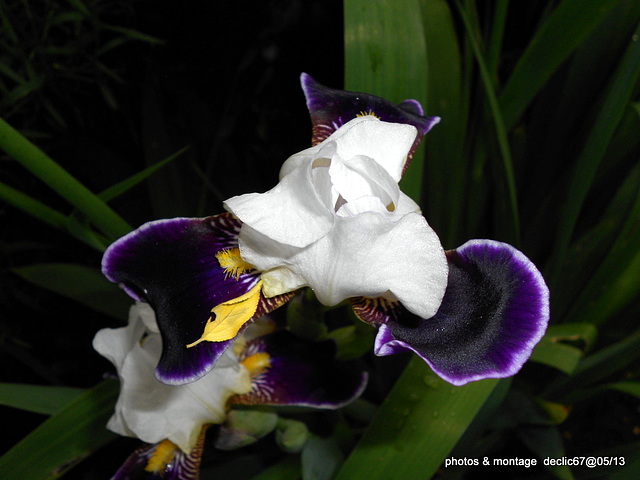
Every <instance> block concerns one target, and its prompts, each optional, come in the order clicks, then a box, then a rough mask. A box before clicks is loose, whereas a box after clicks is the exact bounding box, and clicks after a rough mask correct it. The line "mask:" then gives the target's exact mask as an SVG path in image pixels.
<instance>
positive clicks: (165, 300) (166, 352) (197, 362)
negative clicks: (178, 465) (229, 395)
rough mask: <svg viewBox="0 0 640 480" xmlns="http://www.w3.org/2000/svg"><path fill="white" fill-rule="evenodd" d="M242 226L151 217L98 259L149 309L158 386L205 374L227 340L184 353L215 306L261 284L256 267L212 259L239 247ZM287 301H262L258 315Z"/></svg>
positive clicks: (227, 217)
mask: <svg viewBox="0 0 640 480" xmlns="http://www.w3.org/2000/svg"><path fill="white" fill-rule="evenodd" d="M240 225H241V223H240V221H239V220H237V219H236V218H235V217H233V216H232V215H231V214H222V215H217V216H213V217H207V218H175V219H169V220H157V221H154V222H149V223H146V224H145V225H143V226H141V227H140V228H138V229H137V230H135V231H133V232H131V233H129V234H128V235H126V236H124V237H122V238H121V239H119V240H117V241H116V242H114V243H113V244H112V245H111V246H110V247H109V248H108V249H107V251H106V252H105V254H104V257H103V259H102V271H103V273H104V274H105V276H106V277H107V278H108V279H109V280H111V281H112V282H117V283H120V284H122V285H123V286H124V289H125V291H126V292H127V293H128V294H129V295H130V296H131V297H132V298H134V299H135V300H139V301H145V302H147V303H149V304H150V305H151V307H152V308H153V310H154V311H155V314H156V320H157V322H158V327H159V329H160V333H161V334H162V341H163V352H162V356H161V358H160V362H159V364H158V367H157V368H156V376H157V377H158V379H159V380H160V381H162V382H164V383H167V384H172V385H180V384H184V383H188V382H191V381H194V380H196V379H197V378H199V377H201V376H203V375H204V374H206V373H207V372H208V371H209V370H210V369H211V368H212V367H213V364H214V363H215V361H216V360H217V359H218V358H219V357H220V356H221V355H222V354H223V352H224V351H225V350H226V349H227V347H228V346H229V345H230V344H231V342H232V339H230V340H226V341H221V342H207V341H205V342H201V343H199V344H197V345H195V346H193V347H192V348H187V345H190V344H192V343H193V342H195V341H196V340H198V339H199V338H200V337H201V336H202V334H203V331H204V327H205V325H206V323H207V321H208V320H209V318H211V316H212V313H211V310H212V308H213V307H216V306H217V305H219V304H221V303H223V302H226V301H229V300H231V299H234V298H237V297H239V296H241V295H243V294H245V293H247V292H248V291H249V290H251V288H253V287H254V286H255V285H256V284H257V283H258V281H259V280H260V274H259V272H257V271H255V270H254V271H247V272H239V274H238V275H237V276H236V275H233V274H229V273H228V272H226V271H225V269H224V268H223V267H222V266H220V264H219V262H218V259H217V258H216V254H217V253H219V252H221V251H223V250H227V249H231V248H237V246H238V232H239V231H240ZM236 277H237V278H236ZM263 300H264V299H263ZM285 300H286V298H277V297H276V298H273V299H267V301H266V302H262V304H261V305H259V307H258V310H259V311H258V312H256V313H258V314H259V315H262V314H264V313H266V312H267V311H271V310H273V308H275V307H277V306H279V305H280V304H282V303H283V302H284V301H285ZM272 307H273V308H272Z"/></svg>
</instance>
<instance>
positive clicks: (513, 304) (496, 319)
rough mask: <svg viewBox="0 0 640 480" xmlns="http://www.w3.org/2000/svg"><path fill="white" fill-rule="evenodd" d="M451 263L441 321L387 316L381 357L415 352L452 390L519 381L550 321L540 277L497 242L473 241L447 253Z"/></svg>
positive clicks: (377, 346) (516, 253) (524, 259)
mask: <svg viewBox="0 0 640 480" xmlns="http://www.w3.org/2000/svg"><path fill="white" fill-rule="evenodd" d="M447 260H448V261H449V272H450V273H449V282H448V285H447V290H446V293H445V297H444V300H443V302H442V305H441V306H440V309H439V310H438V313H436V315H435V316H434V317H433V318H430V319H422V318H418V317H416V316H414V315H412V314H410V313H409V312H408V311H406V310H405V309H404V307H402V306H401V305H398V306H396V307H395V308H396V311H395V312H394V314H393V315H394V316H395V319H393V318H391V316H389V315H388V316H387V322H386V324H384V325H382V326H381V327H380V330H379V331H378V335H377V337H376V344H375V353H376V354H377V355H390V354H393V353H398V352H400V351H407V350H411V351H413V352H415V353H417V354H418V355H419V356H420V357H421V358H423V359H424V360H425V361H426V362H427V363H428V364H429V365H430V366H431V367H432V368H433V370H434V371H435V372H436V373H437V374H438V375H439V376H440V377H442V378H443V379H445V380H446V381H448V382H450V383H452V384H454V385H464V384H466V383H468V382H471V381H475V380H481V379H484V378H504V377H509V376H512V375H514V374H516V373H517V372H518V371H519V370H520V368H522V365H523V364H524V363H525V362H526V361H527V360H528V358H529V357H530V355H531V352H532V350H533V347H534V346H535V345H536V344H537V343H538V342H539V341H540V339H541V338H542V336H543V335H544V332H545V330H546V328H547V324H548V321H549V290H548V288H547V286H546V284H545V282H544V279H543V278H542V275H541V274H540V272H539V271H538V270H537V269H536V267H535V266H534V265H533V263H532V262H531V261H530V260H529V259H528V258H527V257H526V256H525V255H524V254H522V253H521V252H520V251H518V250H516V249H515V248H514V247H512V246H510V245H508V244H505V243H500V242H496V241H491V240H471V241H469V242H467V243H465V244H464V245H462V246H461V247H459V248H458V249H456V250H452V251H449V252H447ZM397 309H400V310H399V311H398V310H397ZM368 312H369V317H370V318H376V319H377V320H380V319H379V318H377V317H375V316H374V314H373V313H374V309H369V310H368ZM360 313H362V311H361V312H360Z"/></svg>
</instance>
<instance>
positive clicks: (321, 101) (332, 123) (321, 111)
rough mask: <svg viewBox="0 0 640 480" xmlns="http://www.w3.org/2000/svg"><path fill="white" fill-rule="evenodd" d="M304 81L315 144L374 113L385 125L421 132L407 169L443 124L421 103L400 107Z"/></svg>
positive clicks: (303, 77)
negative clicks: (420, 147)
mask: <svg viewBox="0 0 640 480" xmlns="http://www.w3.org/2000/svg"><path fill="white" fill-rule="evenodd" d="M300 82H301V84H302V90H303V91H304V95H305V97H306V99H307V107H308V109H309V113H310V114H311V123H312V126H313V133H312V139H311V144H312V145H316V144H318V143H320V142H322V141H323V140H324V139H325V138H327V137H328V136H329V135H331V134H332V133H333V132H335V131H336V130H337V129H338V128H340V127H341V126H342V125H344V124H345V123H347V122H349V121H350V120H353V119H354V118H356V117H357V116H359V115H365V114H373V115H375V116H376V117H378V118H379V119H380V120H382V121H384V122H390V123H404V124H409V125H413V126H414V127H416V128H417V129H418V135H417V137H416V140H415V141H414V143H413V146H412V147H411V150H410V152H409V155H408V158H407V162H406V164H405V170H406V168H407V167H408V166H409V163H410V161H411V158H412V156H413V152H414V151H415V149H416V147H417V146H418V144H419V143H420V140H422V137H423V136H424V135H425V134H426V133H427V132H428V131H429V130H431V127H433V126H434V125H435V124H436V123H438V122H439V121H440V118H439V117H425V116H424V111H423V110H422V105H420V102H418V101H417V100H405V101H403V102H402V103H399V104H398V105H396V104H394V103H392V102H390V101H388V100H385V99H384V98H380V97H376V96H374V95H369V94H367V93H359V92H346V91H344V90H335V89H333V88H328V87H325V86H324V85H321V84H319V83H318V82H316V81H315V80H314V79H313V78H311V76H309V75H308V74H306V73H303V74H302V75H301V76H300ZM403 173H404V172H403Z"/></svg>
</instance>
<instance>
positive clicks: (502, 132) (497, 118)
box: [456, 0, 520, 245]
mask: <svg viewBox="0 0 640 480" xmlns="http://www.w3.org/2000/svg"><path fill="white" fill-rule="evenodd" d="M456 5H457V6H458V10H459V12H460V16H461V17H462V21H463V23H464V26H465V28H466V30H467V38H468V40H469V43H470V44H471V48H472V50H473V54H474V56H475V59H476V62H477V63H478V68H479V70H480V78H481V79H482V84H483V87H484V91H485V95H486V97H487V101H488V103H489V110H490V112H491V117H492V120H493V124H494V127H495V131H496V140H497V143H498V148H499V150H500V156H501V158H502V167H503V170H504V178H505V183H506V186H507V191H508V194H509V206H510V210H511V212H510V213H511V222H512V225H511V239H510V241H511V242H512V243H514V244H516V245H518V244H519V243H520V214H519V213H518V197H517V192H516V183H515V177H514V172H513V163H512V160H511V147H510V146H509V139H508V138H507V128H506V126H505V121H504V119H503V116H502V112H501V110H500V107H499V105H498V99H497V96H496V93H495V89H494V82H493V79H492V78H491V74H490V72H489V69H488V67H487V65H486V62H485V60H484V56H483V54H482V51H481V49H480V45H479V44H478V42H477V41H476V39H475V35H474V31H473V27H472V24H471V22H470V20H469V17H468V15H467V12H466V10H465V9H464V8H463V7H462V6H461V5H460V2H459V0H458V1H456Z"/></svg>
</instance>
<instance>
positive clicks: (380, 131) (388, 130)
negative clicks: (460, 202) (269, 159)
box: [280, 115, 418, 183]
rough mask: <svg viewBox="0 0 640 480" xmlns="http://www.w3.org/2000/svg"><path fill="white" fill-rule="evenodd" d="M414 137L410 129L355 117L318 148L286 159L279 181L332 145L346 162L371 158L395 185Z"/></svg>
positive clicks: (416, 132) (303, 151) (407, 126)
mask: <svg viewBox="0 0 640 480" xmlns="http://www.w3.org/2000/svg"><path fill="white" fill-rule="evenodd" d="M417 134H418V130H417V129H416V128H415V127H414V126H412V125H405V124H400V123H388V122H383V121H381V120H380V119H378V118H376V117H373V116H371V115H367V116H363V117H356V118H354V119H353V120H350V121H349V122H347V123H345V124H344V125H342V126H341V127H340V128H339V129H338V130H336V131H335V132H333V133H332V134H331V135H330V136H329V137H328V138H326V139H325V140H324V141H322V142H321V143H319V144H318V145H315V146H313V147H310V148H307V149H306V150H302V151H301V152H299V153H297V154H295V155H292V156H291V157H289V158H288V159H287V161H286V162H284V164H283V165H282V167H281V169H280V178H284V177H285V176H286V175H288V174H289V173H291V172H292V171H293V170H295V169H296V168H297V167H298V166H299V165H300V164H301V163H305V162H306V161H308V159H309V158H314V157H316V156H317V154H318V152H320V150H322V149H323V148H324V147H325V145H327V144H328V143H329V142H335V143H336V145H337V154H338V155H340V157H341V158H343V159H345V160H349V159H350V158H353V157H355V156H357V155H364V156H367V157H370V158H373V159H374V160H375V161H376V162H378V164H380V165H381V166H382V167H384V169H385V170H387V172H389V175H391V177H392V178H393V179H394V180H395V181H396V183H397V182H399V181H400V179H401V178H402V170H403V168H404V165H405V163H406V161H407V154H408V153H409V150H411V147H412V145H413V142H414V141H415V139H416V136H417Z"/></svg>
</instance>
